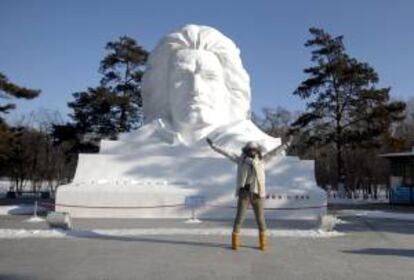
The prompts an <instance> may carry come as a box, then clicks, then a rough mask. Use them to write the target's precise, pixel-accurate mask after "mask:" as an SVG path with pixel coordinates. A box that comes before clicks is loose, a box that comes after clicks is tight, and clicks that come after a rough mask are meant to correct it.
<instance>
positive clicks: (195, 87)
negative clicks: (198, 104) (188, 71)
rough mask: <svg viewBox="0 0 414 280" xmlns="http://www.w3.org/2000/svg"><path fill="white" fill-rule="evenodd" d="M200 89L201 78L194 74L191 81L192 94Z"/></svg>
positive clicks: (197, 92)
mask: <svg viewBox="0 0 414 280" xmlns="http://www.w3.org/2000/svg"><path fill="white" fill-rule="evenodd" d="M200 91H201V78H200V76H199V75H197V74H195V75H194V76H193V78H192V81H191V92H192V94H193V95H199V93H200Z"/></svg>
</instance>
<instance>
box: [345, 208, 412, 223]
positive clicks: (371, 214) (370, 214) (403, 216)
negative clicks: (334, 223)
mask: <svg viewBox="0 0 414 280" xmlns="http://www.w3.org/2000/svg"><path fill="white" fill-rule="evenodd" d="M338 216H359V217H366V218H378V219H396V220H405V221H414V213H401V212H387V211H379V210H352V209H347V210H341V211H339V212H338Z"/></svg>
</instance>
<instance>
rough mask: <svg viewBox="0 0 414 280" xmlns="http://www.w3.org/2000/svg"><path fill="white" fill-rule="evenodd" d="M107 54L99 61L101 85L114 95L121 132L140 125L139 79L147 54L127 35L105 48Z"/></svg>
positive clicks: (118, 128) (140, 98)
mask: <svg viewBox="0 0 414 280" xmlns="http://www.w3.org/2000/svg"><path fill="white" fill-rule="evenodd" d="M106 50H107V51H108V52H109V53H108V54H107V55H106V56H105V58H104V59H103V60H102V61H101V65H100V69H99V71H100V72H101V73H102V74H103V75H104V77H103V78H102V80H101V85H102V86H104V87H107V88H108V89H109V90H110V91H111V93H112V94H113V95H114V96H116V98H114V102H115V103H116V105H117V106H116V116H117V122H118V123H117V131H118V132H125V131H129V130H131V129H133V128H136V127H138V126H140V125H141V123H142V110H141V109H142V97H141V79H142V75H143V73H144V66H145V63H146V61H147V57H148V52H147V51H146V50H144V49H143V48H142V47H141V46H139V45H138V44H137V42H136V41H135V40H134V39H133V38H130V37H128V36H123V37H120V38H119V39H118V40H117V41H114V42H109V43H108V44H107V45H106Z"/></svg>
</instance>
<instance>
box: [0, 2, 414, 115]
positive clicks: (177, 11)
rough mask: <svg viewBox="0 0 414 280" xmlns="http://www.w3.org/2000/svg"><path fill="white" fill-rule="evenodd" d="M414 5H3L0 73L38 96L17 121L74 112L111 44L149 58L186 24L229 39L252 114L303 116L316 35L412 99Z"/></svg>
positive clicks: (401, 96)
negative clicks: (340, 42)
mask: <svg viewBox="0 0 414 280" xmlns="http://www.w3.org/2000/svg"><path fill="white" fill-rule="evenodd" d="M413 14H414V1H409V0H406V1H403V0H393V1H391V0H389V1H386V0H377V1H374V0H364V1H358V0H348V1H328V0H326V1H322V0H320V1H311V0H302V1H298V0H290V1H275V0H274V1H260V0H255V1H241V0H239V1H225V0H221V1H219V0H217V1H216V0H210V1H195V0H193V1H180V0H174V1H167V0H165V1H158V0H151V1H121V0H117V1H98V0H95V1H75V0H72V1H53V0H43V1H40V0H39V1H34V0H26V1H22V0H2V1H1V2H0V27H1V36H0V72H2V73H5V74H6V75H7V76H8V77H9V79H10V80H12V81H14V82H16V83H18V84H21V85H25V86H28V87H32V88H39V89H41V90H42V94H41V96H40V97H39V98H37V99H35V100H33V101H21V102H20V101H19V102H16V103H17V104H18V109H17V110H15V112H14V113H13V115H17V114H21V113H27V112H30V111H32V110H36V109H39V108H47V109H51V110H58V111H60V112H61V113H62V115H63V116H66V115H67V113H68V112H69V111H68V109H67V106H66V104H67V102H68V101H71V100H72V95H71V93H73V92H76V91H81V90H84V89H86V88H87V87H88V86H96V85H97V84H98V82H99V78H100V75H99V74H98V73H97V69H98V66H99V61H100V60H101V59H102V57H103V56H104V54H105V51H104V46H105V44H106V43H107V42H108V41H111V40H114V39H117V38H118V37H119V36H121V35H129V36H132V37H134V38H135V39H136V40H137V41H138V42H139V44H140V45H142V46H144V47H145V48H147V49H149V50H151V49H152V48H153V47H154V46H155V44H156V42H157V41H158V40H159V39H160V38H161V37H162V36H163V35H165V34H166V33H168V32H171V31H173V30H174V29H176V28H177V27H179V26H181V25H183V24H187V23H195V24H203V25H210V26H213V27H215V28H217V29H219V30H220V31H221V32H223V33H224V34H225V35H227V36H229V37H230V38H232V39H233V40H234V41H235V43H236V44H237V45H238V47H239V48H240V50H241V55H242V59H243V63H244V66H245V67H246V69H247V71H248V72H249V74H250V76H251V86H252V98H253V100H252V109H253V111H255V112H259V111H260V110H261V108H262V107H276V106H278V105H281V106H284V107H286V108H288V109H290V110H303V109H304V102H303V101H302V100H300V99H299V98H297V97H295V96H293V95H292V92H293V90H294V89H295V88H296V87H297V85H298V84H299V83H300V81H302V80H303V79H304V77H305V76H304V74H303V73H302V70H303V68H305V67H307V66H309V65H310V50H308V49H306V48H305V47H304V45H303V44H304V42H305V41H306V39H307V38H309V33H308V28H309V27H311V26H316V27H321V28H324V29H325V30H326V31H328V32H330V33H332V34H333V35H340V34H342V35H344V36H345V44H346V46H347V50H348V52H349V53H350V54H351V55H352V56H354V57H356V58H357V59H359V60H361V61H365V62H368V63H370V64H371V65H372V66H373V67H374V68H375V69H376V70H377V72H378V73H379V76H380V86H391V87H392V97H393V98H396V99H408V98H409V97H412V96H414V81H413V80H414V76H413V67H414V30H413V27H414V16H413Z"/></svg>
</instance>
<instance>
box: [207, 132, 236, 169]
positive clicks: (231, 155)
mask: <svg viewBox="0 0 414 280" xmlns="http://www.w3.org/2000/svg"><path fill="white" fill-rule="evenodd" d="M206 141H207V143H208V144H209V145H210V147H211V148H212V149H213V150H214V151H216V152H218V153H220V154H222V155H223V156H225V157H226V158H228V159H229V160H231V161H234V162H235V163H237V162H238V159H239V157H238V156H237V155H236V154H235V153H232V152H228V151H226V150H224V149H221V148H219V147H217V146H216V145H214V144H213V141H211V139H210V138H207V139H206Z"/></svg>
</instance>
